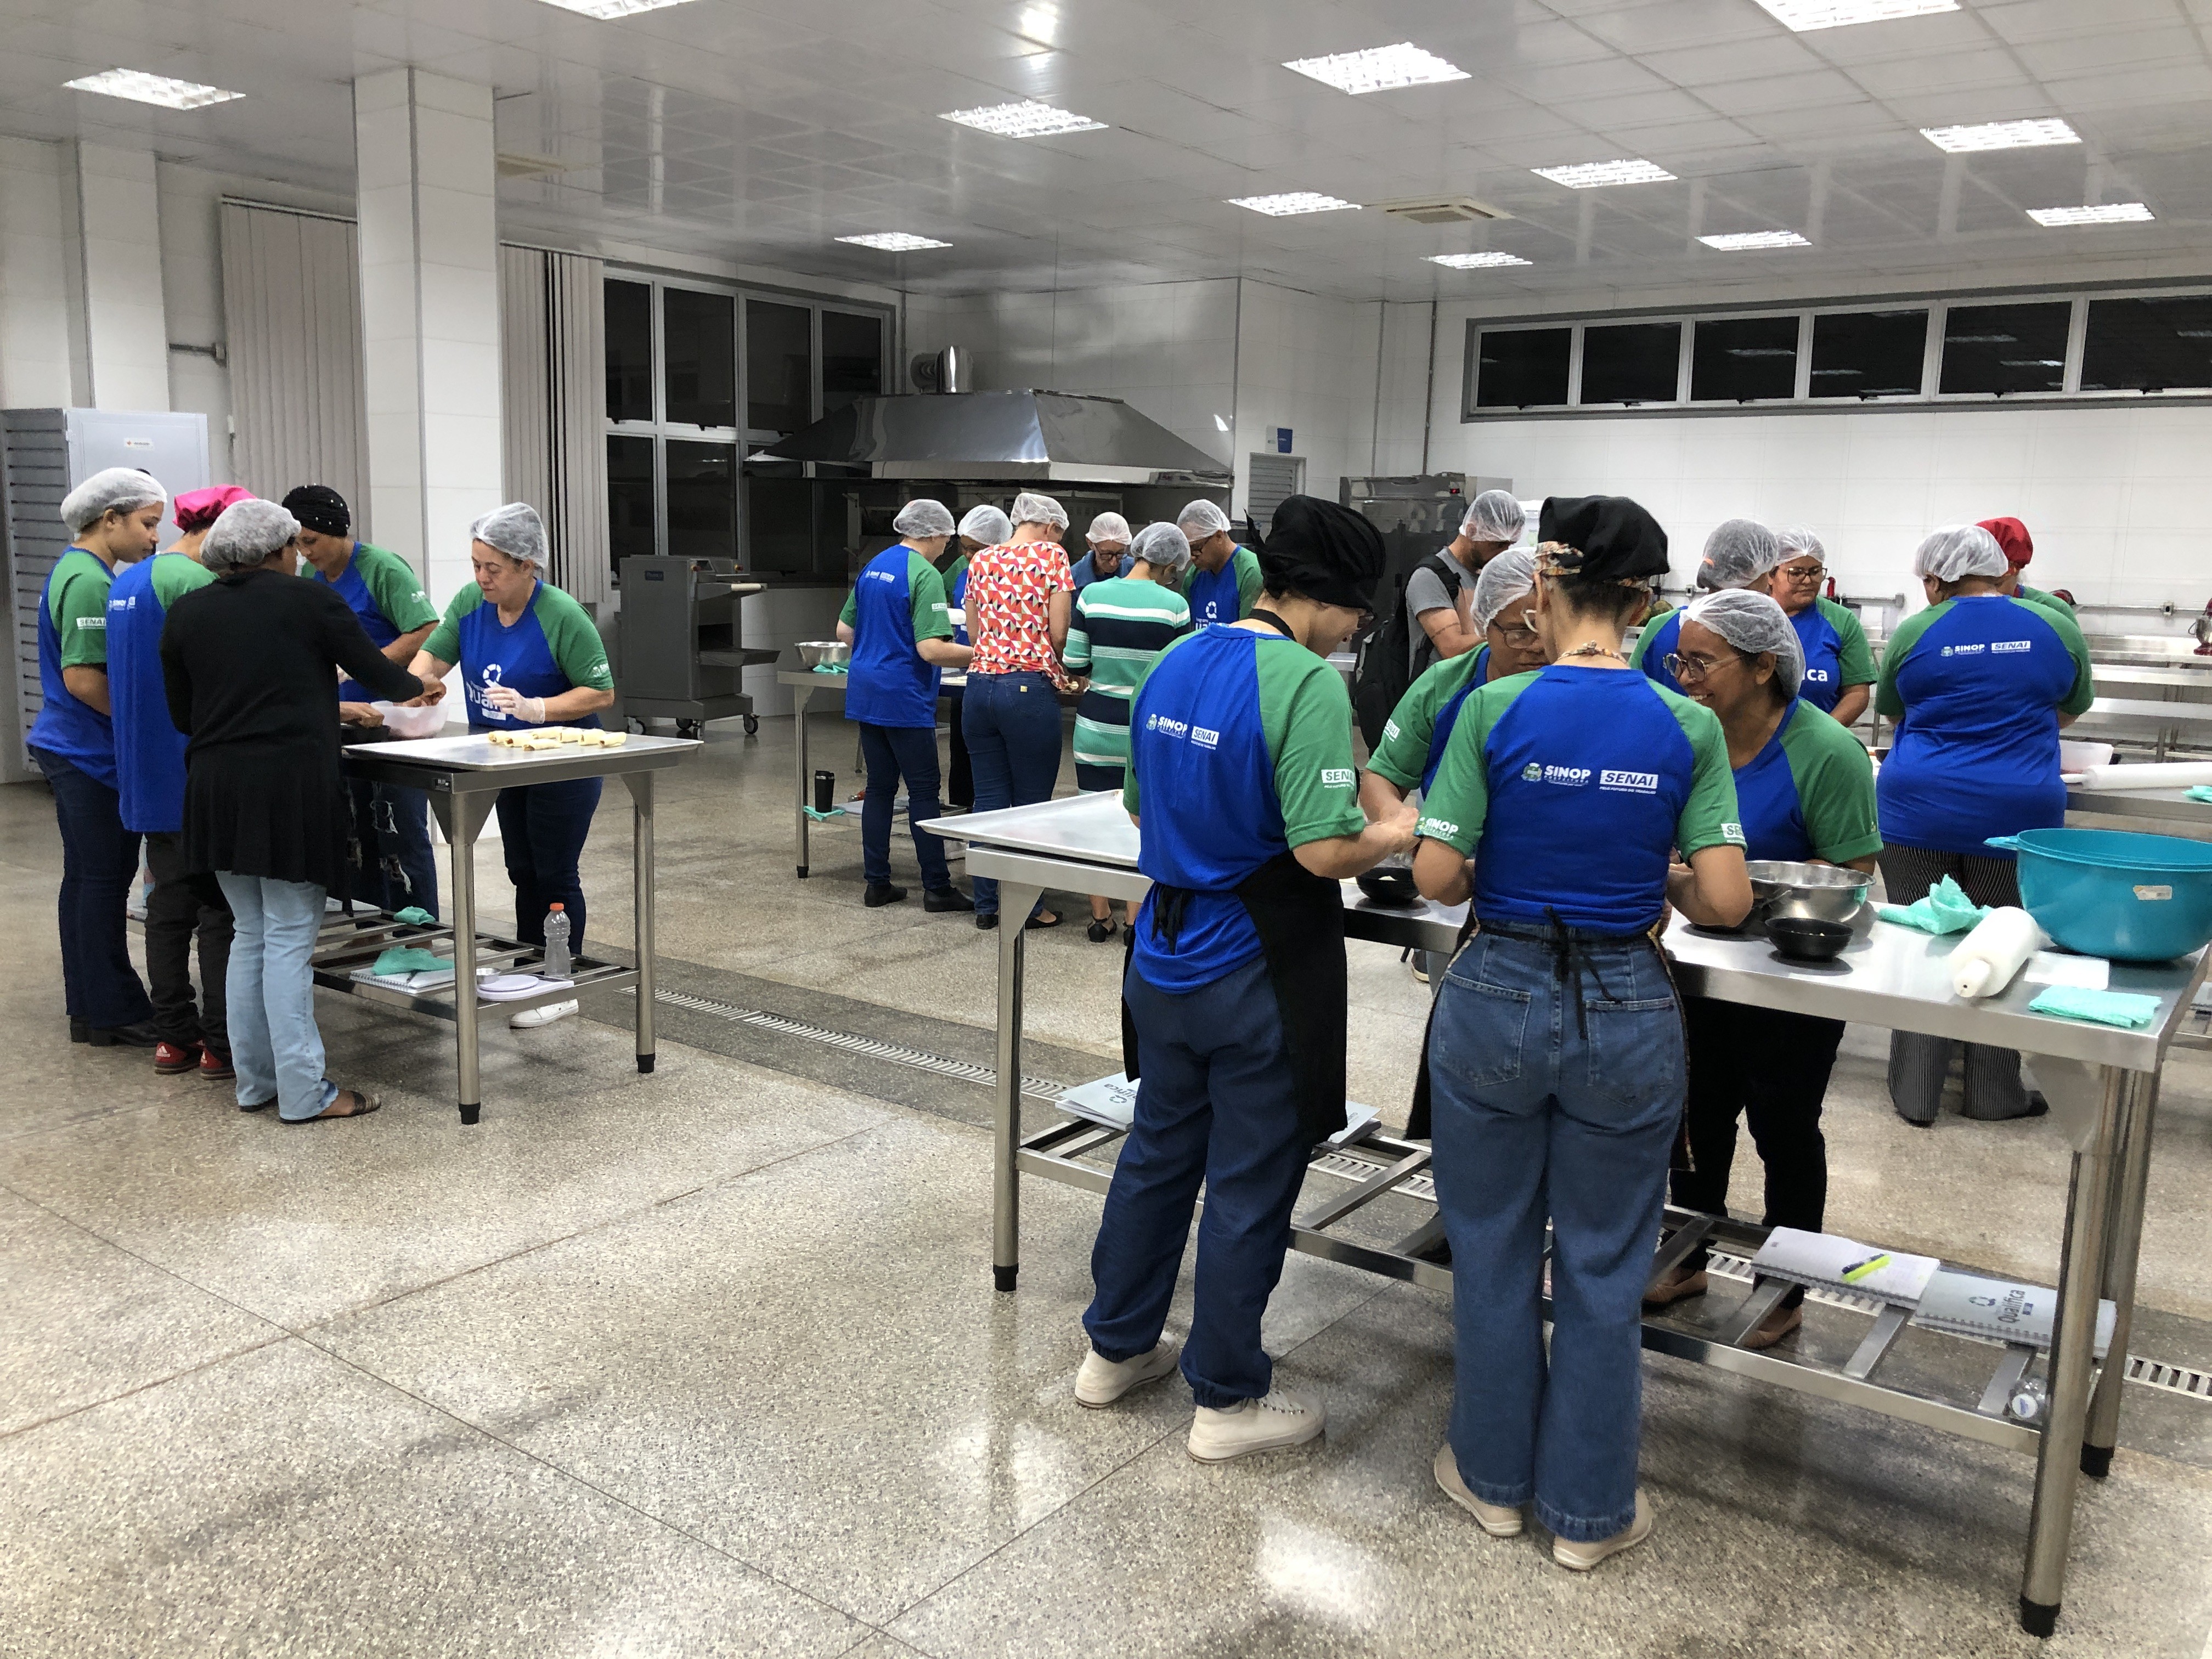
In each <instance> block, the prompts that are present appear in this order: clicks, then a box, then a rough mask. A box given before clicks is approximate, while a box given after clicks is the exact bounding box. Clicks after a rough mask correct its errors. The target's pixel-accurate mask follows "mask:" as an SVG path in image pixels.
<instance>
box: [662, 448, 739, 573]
mask: <svg viewBox="0 0 2212 1659" xmlns="http://www.w3.org/2000/svg"><path fill="white" fill-rule="evenodd" d="M737 552H738V450H737V446H736V445H734V444H701V443H686V442H684V441H681V440H679V439H675V438H671V439H670V440H669V441H668V553H669V556H670V557H671V558H678V559H709V558H712V559H731V558H735V557H736V556H737Z"/></svg>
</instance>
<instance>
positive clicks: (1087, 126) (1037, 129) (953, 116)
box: [939, 100, 1106, 138]
mask: <svg viewBox="0 0 2212 1659" xmlns="http://www.w3.org/2000/svg"><path fill="white" fill-rule="evenodd" d="M939 120H943V121H957V122H958V123H959V124H960V125H962V126H963V127H973V128H975V131H978V132H987V133H990V134H991V135H992V136H993V137H999V138H1051V137H1056V136H1058V135H1059V134H1060V133H1063V132H1103V131H1106V123H1105V122H1103V121H1094V120H1092V119H1091V118H1090V117H1089V116H1087V115H1075V114H1071V113H1070V112H1068V111H1066V110H1064V109H1054V107H1053V106H1051V105H1050V104H1040V103H1036V102H1035V101H1033V100H1024V101H1023V102H1021V103H1018V104H988V105H986V106H983V107H981V108H980V109H954V110H947V111H946V112H945V113H944V114H943V115H941V116H939Z"/></svg>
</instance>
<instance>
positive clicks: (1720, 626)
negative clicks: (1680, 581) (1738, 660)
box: [1682, 587, 1805, 697]
mask: <svg viewBox="0 0 2212 1659" xmlns="http://www.w3.org/2000/svg"><path fill="white" fill-rule="evenodd" d="M1682 620H1683V621H1684V622H1686V623H1699V625H1701V626H1703V627H1705V628H1710V629H1712V630H1713V632H1714V633H1716V634H1717V635H1720V636H1721V637H1722V638H1723V639H1724V640H1726V641H1728V642H1729V644H1730V645H1732V646H1734V647H1735V648H1736V649H1737V650H1739V651H1741V652H1744V653H1747V654H1748V655H1751V656H1754V657H1755V656H1757V655H1758V654H1759V653H1760V652H1762V651H1771V652H1772V653H1774V678H1775V680H1776V681H1777V682H1778V684H1780V685H1781V687H1782V689H1783V690H1784V691H1785V692H1787V693H1788V694H1789V695H1790V696H1793V697H1794V696H1796V695H1797V688H1798V686H1799V685H1800V684H1802V682H1803V680H1804V678H1805V647H1804V646H1803V645H1802V643H1801V642H1800V641H1799V640H1798V638H1797V630H1796V629H1795V628H1794V627H1792V626H1791V625H1790V617H1789V615H1788V613H1787V612H1785V611H1784V610H1783V609H1782V607H1781V606H1780V605H1777V604H1776V603H1775V602H1774V601H1773V600H1772V599H1768V598H1767V597H1766V595H1765V594H1764V593H1753V592H1747V591H1746V590H1744V589H1742V588H1740V587H1731V588H1723V590H1722V591H1721V592H1717V593H1708V594H1706V595H1705V597H1704V598H1703V599H1692V601H1691V602H1690V608H1689V609H1688V610H1687V611H1684V612H1683V613H1682Z"/></svg>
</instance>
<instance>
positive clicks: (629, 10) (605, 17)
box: [545, 0, 684, 23]
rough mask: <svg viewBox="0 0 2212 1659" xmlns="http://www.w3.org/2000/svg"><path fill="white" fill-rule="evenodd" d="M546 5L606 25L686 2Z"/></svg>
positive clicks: (577, 0) (581, 0) (609, 0)
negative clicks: (591, 18) (618, 18)
mask: <svg viewBox="0 0 2212 1659" xmlns="http://www.w3.org/2000/svg"><path fill="white" fill-rule="evenodd" d="M545 3H546V4H547V5H549V6H558V7H560V8H561V9H562V10H563V11H573V12H580V13H581V14H582V15H584V16H586V17H596V18H598V19H599V21H601V22H603V23H605V22H611V21H613V20H614V19H616V18H617V17H635V16H636V15H638V13H640V12H641V11H659V9H661V8H662V7H663V6H680V5H682V4H683V3H684V0H545Z"/></svg>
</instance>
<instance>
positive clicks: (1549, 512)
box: [1536, 495, 1667, 583]
mask: <svg viewBox="0 0 2212 1659" xmlns="http://www.w3.org/2000/svg"><path fill="white" fill-rule="evenodd" d="M1536 539H1537V540H1538V541H1539V542H1549V543H1554V544H1557V545H1558V546H1559V547H1560V548H1563V549H1568V550H1572V551H1574V552H1577V553H1579V554H1581V555H1582V558H1581V561H1580V562H1573V561H1571V560H1567V559H1559V560H1558V564H1559V568H1561V569H1563V570H1565V572H1566V573H1567V574H1571V575H1576V576H1580V577H1582V578H1583V580H1586V581H1600V582H1602V581H1617V582H1622V583H1636V582H1642V581H1644V580H1648V579H1649V578H1650V577H1653V576H1663V575H1665V574H1667V532H1665V531H1663V530H1662V529H1661V528H1660V527H1659V521H1658V520H1656V519H1655V518H1653V517H1652V516H1651V515H1650V513H1646V512H1645V511H1644V509H1643V508H1642V507H1638V505H1637V504H1636V503H1635V502H1634V501H1631V500H1629V499H1628V497H1627V496H1626V495H1551V496H1547V497H1546V498H1545V501H1544V512H1543V516H1542V517H1541V519H1539V520H1537V525H1536ZM1541 562H1542V560H1541V557H1540V559H1539V563H1540V564H1541Z"/></svg>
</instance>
